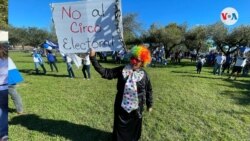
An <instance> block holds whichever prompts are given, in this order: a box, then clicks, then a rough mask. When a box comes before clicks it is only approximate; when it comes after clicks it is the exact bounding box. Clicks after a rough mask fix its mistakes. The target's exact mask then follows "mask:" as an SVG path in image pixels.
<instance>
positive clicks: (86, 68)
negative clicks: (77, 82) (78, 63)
mask: <svg viewBox="0 0 250 141" xmlns="http://www.w3.org/2000/svg"><path fill="white" fill-rule="evenodd" d="M82 64H83V67H82V73H83V76H84V79H87V80H90V59H89V53H85V54H83V59H82ZM86 72H87V74H88V77H87V74H86Z"/></svg>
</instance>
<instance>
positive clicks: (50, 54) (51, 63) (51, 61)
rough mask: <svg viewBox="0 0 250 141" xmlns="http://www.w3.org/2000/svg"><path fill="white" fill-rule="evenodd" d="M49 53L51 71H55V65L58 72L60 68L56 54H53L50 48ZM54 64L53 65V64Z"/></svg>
mask: <svg viewBox="0 0 250 141" xmlns="http://www.w3.org/2000/svg"><path fill="white" fill-rule="evenodd" d="M47 52H48V54H47V59H48V62H49V65H50V69H51V71H52V72H53V71H54V70H53V66H54V68H55V69H56V72H58V69H57V66H56V58H55V55H54V54H52V51H50V50H47ZM52 65H53V66H52Z"/></svg>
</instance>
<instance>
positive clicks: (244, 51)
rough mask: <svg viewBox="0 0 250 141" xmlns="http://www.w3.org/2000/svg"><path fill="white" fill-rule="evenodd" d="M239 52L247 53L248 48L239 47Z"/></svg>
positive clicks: (249, 48)
mask: <svg viewBox="0 0 250 141" xmlns="http://www.w3.org/2000/svg"><path fill="white" fill-rule="evenodd" d="M240 51H241V52H242V53H247V52H249V51H250V47H241V48H240Z"/></svg>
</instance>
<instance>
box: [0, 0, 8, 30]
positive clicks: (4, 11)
mask: <svg viewBox="0 0 250 141" xmlns="http://www.w3.org/2000/svg"><path fill="white" fill-rule="evenodd" d="M0 11H1V12H0V30H7V29H8V0H1V1H0Z"/></svg>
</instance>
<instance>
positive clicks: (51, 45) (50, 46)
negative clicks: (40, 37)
mask: <svg viewBox="0 0 250 141" xmlns="http://www.w3.org/2000/svg"><path fill="white" fill-rule="evenodd" d="M42 47H43V48H45V49H48V50H52V49H59V46H58V44H56V43H54V42H52V41H50V40H46V41H45V42H44V43H43V44H42Z"/></svg>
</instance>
